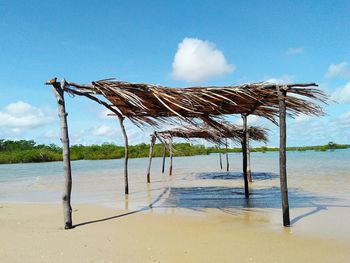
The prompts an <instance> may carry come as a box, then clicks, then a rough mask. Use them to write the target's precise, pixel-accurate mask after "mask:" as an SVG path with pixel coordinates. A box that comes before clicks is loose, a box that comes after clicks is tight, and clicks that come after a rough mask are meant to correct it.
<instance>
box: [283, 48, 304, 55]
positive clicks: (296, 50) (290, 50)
mask: <svg viewBox="0 0 350 263" xmlns="http://www.w3.org/2000/svg"><path fill="white" fill-rule="evenodd" d="M303 52H304V48H302V47H294V48H293V47H291V48H288V49H287V52H286V55H288V56H292V55H297V54H300V53H303Z"/></svg>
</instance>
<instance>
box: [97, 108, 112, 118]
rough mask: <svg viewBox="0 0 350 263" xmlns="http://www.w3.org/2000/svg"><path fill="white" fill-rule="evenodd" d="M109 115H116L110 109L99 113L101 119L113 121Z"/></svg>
mask: <svg viewBox="0 0 350 263" xmlns="http://www.w3.org/2000/svg"><path fill="white" fill-rule="evenodd" d="M109 114H114V113H113V112H111V111H110V110H109V109H103V110H101V111H100V112H99V113H98V117H99V118H100V119H104V120H105V119H113V116H110V115H109Z"/></svg>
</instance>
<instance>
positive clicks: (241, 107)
mask: <svg viewBox="0 0 350 263" xmlns="http://www.w3.org/2000/svg"><path fill="white" fill-rule="evenodd" d="M53 82H56V79H53V80H52V81H50V84H52V83H53ZM313 86H317V85H316V84H315V83H304V84H283V85H278V84H271V83H266V82H261V83H252V84H244V85H238V86H223V87H190V88H169V87H164V86H157V85H149V84H142V83H129V82H121V81H115V80H112V79H108V80H99V81H94V82H92V83H91V84H89V85H81V84H77V83H73V82H70V83H68V82H67V85H66V86H65V89H64V90H65V91H66V92H69V93H71V94H75V95H79V96H86V97H88V98H90V99H93V100H95V101H97V102H99V103H101V102H102V103H101V104H103V105H104V106H106V107H107V108H109V109H110V110H112V111H113V112H114V113H115V114H117V115H119V116H124V117H127V118H129V119H130V120H131V121H133V122H134V123H135V124H137V125H144V124H150V125H157V124H158V123H160V122H162V121H169V119H173V120H174V119H175V120H176V119H177V120H183V121H187V122H191V123H193V120H194V119H200V120H202V121H204V122H206V123H207V124H209V125H211V126H213V127H215V126H218V123H216V122H215V119H216V120H218V119H220V118H221V117H222V116H223V115H226V114H242V113H243V114H254V115H258V116H262V117H265V118H267V119H269V120H271V121H273V122H274V123H276V117H277V116H278V109H279V100H278V92H277V88H281V89H284V90H287V91H288V92H287V96H286V107H287V113H288V114H289V115H290V116H296V115H299V114H307V115H316V116H320V115H323V114H324V113H323V110H322V108H321V107H320V106H319V105H318V104H317V102H323V103H326V102H327V96H326V95H325V94H324V93H323V92H322V91H321V90H319V89H315V88H310V87H313ZM100 95H101V96H103V97H104V98H105V99H107V100H103V99H101V98H100V97H99V96H100ZM169 117H173V118H169Z"/></svg>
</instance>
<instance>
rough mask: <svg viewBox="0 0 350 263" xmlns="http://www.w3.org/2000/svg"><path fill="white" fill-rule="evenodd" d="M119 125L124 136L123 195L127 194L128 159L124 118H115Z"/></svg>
mask: <svg viewBox="0 0 350 263" xmlns="http://www.w3.org/2000/svg"><path fill="white" fill-rule="evenodd" d="M117 117H118V120H119V124H120V128H121V130H122V133H123V135H124V142H125V150H124V182H125V194H126V195H128V194H129V178H128V159H129V142H128V135H127V134H126V131H125V127H124V123H123V122H124V118H123V117H120V116H117Z"/></svg>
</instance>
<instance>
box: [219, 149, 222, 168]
mask: <svg viewBox="0 0 350 263" xmlns="http://www.w3.org/2000/svg"><path fill="white" fill-rule="evenodd" d="M220 150H221V149H220V148H219V158H220V169H221V170H222V159H221V152H220Z"/></svg>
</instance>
